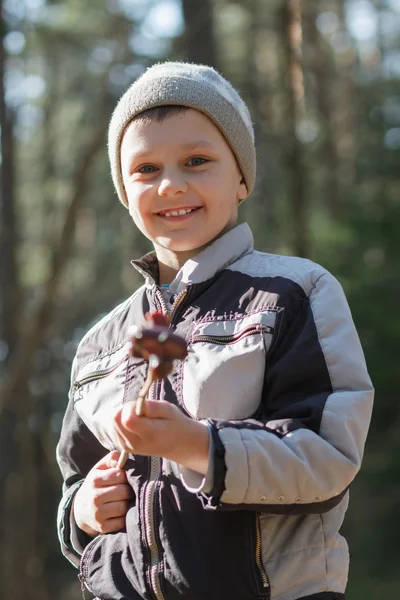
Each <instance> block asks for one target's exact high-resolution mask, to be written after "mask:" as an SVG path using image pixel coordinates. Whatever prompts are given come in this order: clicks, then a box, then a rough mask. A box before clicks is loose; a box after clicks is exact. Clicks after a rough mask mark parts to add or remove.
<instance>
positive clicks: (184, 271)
mask: <svg viewBox="0 0 400 600" xmlns="http://www.w3.org/2000/svg"><path fill="white" fill-rule="evenodd" d="M252 250H253V234H252V232H251V229H250V227H249V226H248V224H247V223H241V224H240V225H236V227H234V228H233V229H231V230H230V231H228V232H227V233H225V234H224V235H223V236H221V237H220V238H217V239H216V240H215V241H214V242H213V243H212V244H210V245H209V246H207V248H205V250H203V251H202V252H200V253H199V254H197V256H194V257H193V258H191V259H190V260H188V261H186V262H185V264H184V265H183V266H182V268H181V269H180V270H179V271H178V273H177V274H176V277H175V279H174V280H173V281H172V282H171V285H170V291H171V293H172V294H176V293H179V292H180V291H181V290H182V289H184V288H185V287H186V286H187V285H191V284H195V283H201V282H203V281H207V280H208V279H211V278H212V277H214V275H215V274H216V273H218V271H221V270H222V269H224V268H226V267H228V266H229V265H231V264H232V263H234V262H235V261H237V260H238V259H239V258H240V257H241V256H243V255H244V254H247V253H249V252H251V251H252ZM131 264H132V265H133V266H134V267H135V269H137V271H139V273H141V274H142V275H143V276H144V277H145V279H146V286H147V287H153V286H154V285H157V280H158V264H157V257H156V253H155V252H154V251H153V252H149V253H148V254H145V255H144V256H142V258H140V259H139V260H132V261H131Z"/></svg>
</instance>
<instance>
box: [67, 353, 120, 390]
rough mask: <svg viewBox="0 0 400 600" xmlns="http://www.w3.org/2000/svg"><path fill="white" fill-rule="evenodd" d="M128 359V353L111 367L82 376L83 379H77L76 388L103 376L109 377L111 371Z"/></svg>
mask: <svg viewBox="0 0 400 600" xmlns="http://www.w3.org/2000/svg"><path fill="white" fill-rule="evenodd" d="M126 360H128V355H125V356H123V357H122V358H121V360H119V361H118V362H117V363H115V365H112V366H111V367H108V368H107V369H101V370H99V371H94V372H93V373H88V374H87V375H85V376H84V377H82V379H79V380H78V381H75V383H74V389H75V390H78V389H79V388H81V387H82V386H83V385H86V384H87V383H91V382H92V381H96V379H103V377H107V376H108V375H110V373H112V372H113V371H115V370H116V369H117V368H118V367H119V366H120V365H122V363H123V362H125V361H126Z"/></svg>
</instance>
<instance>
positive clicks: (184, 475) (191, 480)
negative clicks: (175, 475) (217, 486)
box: [179, 425, 215, 494]
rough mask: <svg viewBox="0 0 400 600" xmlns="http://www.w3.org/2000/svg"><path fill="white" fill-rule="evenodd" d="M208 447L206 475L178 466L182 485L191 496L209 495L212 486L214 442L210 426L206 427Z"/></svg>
mask: <svg viewBox="0 0 400 600" xmlns="http://www.w3.org/2000/svg"><path fill="white" fill-rule="evenodd" d="M207 429H208V436H209V440H210V446H209V451H208V469H207V473H206V475H205V476H204V475H202V474H201V473H198V472H197V471H193V470H192V469H188V468H187V467H183V466H182V465H179V471H180V477H181V481H182V483H183V485H184V486H185V488H186V489H187V490H188V492H192V494H209V493H210V492H211V490H212V488H213V486H214V452H215V446H214V440H213V436H212V431H211V426H210V425H208V426H207Z"/></svg>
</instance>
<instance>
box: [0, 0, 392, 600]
mask: <svg viewBox="0 0 400 600" xmlns="http://www.w3.org/2000/svg"><path fill="white" fill-rule="evenodd" d="M0 9H1V38H2V44H1V54H0V57H1V58H0V86H1V88H0V102H1V111H0V113H1V114H0V119H1V184H0V185H1V236H0V289H1V295H0V314H1V321H0V327H1V329H0V396H1V399H0V490H1V492H0V539H1V543H0V548H1V550H0V598H4V599H6V598H7V599H9V600H50V599H55V598H57V600H73V599H79V598H81V591H80V588H79V585H78V582H77V577H76V571H75V570H74V568H73V567H72V566H71V565H70V564H69V563H68V562H67V561H66V560H65V559H64V558H63V557H62V556H61V554H60V552H59V548H58V540H57V536H56V528H55V520H56V507H57V503H58V501H59V498H60V485H61V478H60V475H59V472H58V467H57V464H56V460H55V446H56V443H57V441H58V436H59V431H60V425H61V420H62V417H63V412H64V410H65V407H66V402H67V391H68V386H69V373H70V366H71V361H72V358H73V355H74V351H75V348H76V345H77V343H78V341H79V340H80V338H81V337H82V335H83V334H84V333H85V331H86V330H87V329H88V328H89V327H90V326H91V325H92V324H93V323H94V322H95V321H96V320H98V319H99V317H101V316H102V315H103V314H104V313H106V312H107V311H108V310H110V309H111V308H112V307H113V306H115V305H116V304H117V303H119V302H120V301H121V300H123V299H124V298H126V297H127V296H128V295H130V294H131V293H132V292H133V291H134V289H135V288H136V287H137V286H138V285H139V284H141V281H140V280H139V279H138V275H137V273H136V271H135V270H134V269H133V268H132V267H131V266H130V263H129V261H130V259H131V258H134V257H138V256H139V255H141V254H142V253H144V252H145V251H147V250H148V249H149V247H148V242H147V240H145V239H144V238H143V237H142V236H141V235H140V234H139V233H138V232H137V230H136V229H135V227H134V226H133V224H132V222H131V220H130V217H129V215H128V213H127V211H126V209H125V208H123V207H122V206H121V204H120V203H119V202H118V200H117V197H116V195H115V193H114V190H113V188H112V184H111V178H110V174H109V166H108V162H107V153H106V130H107V124H108V120H109V117H110V114H111V111H112V109H113V107H114V105H115V103H116V101H117V99H118V98H119V96H120V95H121V94H122V92H123V91H124V90H125V89H126V87H127V86H128V85H129V84H130V82H132V81H133V80H134V79H135V78H136V77H137V76H138V75H139V74H140V73H141V72H142V71H143V70H144V69H145V68H146V67H147V66H149V65H151V64H153V63H154V62H156V61H158V60H164V59H165V58H170V59H186V60H193V61H198V62H204V63H207V64H211V65H213V66H215V67H217V68H218V69H219V70H221V71H222V73H223V74H224V75H225V76H226V77H227V78H228V79H230V80H231V81H232V82H233V84H234V85H235V86H236V87H237V88H238V89H239V90H240V92H241V93H242V95H243V97H244V99H245V100H246V101H247V103H248V104H249V106H250V108H251V111H252V114H253V118H254V121H255V129H256V135H257V143H258V184H257V190H256V191H255V192H254V193H253V195H252V198H251V199H250V200H248V201H246V202H245V203H244V205H243V207H242V212H241V218H242V219H243V220H247V221H248V222H249V223H250V225H251V226H252V227H253V230H254V233H255V238H256V246H257V248H258V249H259V250H265V251H269V252H275V253H283V254H297V255H300V256H307V257H309V258H311V259H313V260H315V261H317V262H319V263H322V264H323V265H324V266H326V267H327V268H328V269H330V270H331V271H332V272H333V273H334V274H335V275H336V276H337V277H338V278H339V280H340V281H341V282H342V284H343V286H344V288H345V291H346V293H347V295H348V298H349V301H350V305H351V308H352V311H353V315H354V319H355V322H356V325H357V327H358V330H359V333H360V336H361V339H362V343H363V346H364V349H365V353H366V356H367V361H368V364H369V369H370V372H371V376H372V378H373V381H374V383H375V385H376V390H377V395H376V408H375V413H374V419H373V425H372V428H371V432H370V436H369V440H368V445H367V450H366V455H365V461H364V467H363V470H362V473H361V474H360V476H359V477H358V479H357V480H356V482H355V484H354V485H353V486H352V494H351V495H352V502H351V509H350V511H349V513H348V517H347V521H346V524H345V527H344V532H345V534H346V535H347V537H348V539H349V542H350V545H351V551H352V568H351V578H350V583H349V588H348V599H349V600H375V599H380V598H393V599H394V598H398V597H400V575H399V559H400V552H399V543H398V539H399V520H398V510H399V506H400V459H399V456H400V435H399V431H400V429H399V428H400V404H399V403H398V388H399V377H398V372H399V369H398V360H399V349H398V348H399V345H398V344H399V338H400V313H399V305H400V278H399V259H400V236H399V227H398V223H399V221H400V0H370V1H368V0H346V1H344V0H320V1H318V0H303V1H301V0H236V1H235V0H181V1H179V0H158V1H157V0H85V2H82V1H81V0H47V1H46V0H0Z"/></svg>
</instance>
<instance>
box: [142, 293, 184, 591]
mask: <svg viewBox="0 0 400 600" xmlns="http://www.w3.org/2000/svg"><path fill="white" fill-rule="evenodd" d="M186 293H187V289H186V288H185V289H184V290H182V291H181V292H180V293H179V294H178V296H177V297H176V299H175V302H174V303H173V305H172V308H171V313H169V311H168V308H167V305H166V303H165V300H164V296H163V295H162V293H161V292H160V290H158V289H157V290H156V296H157V299H158V301H159V303H160V306H161V309H162V312H163V313H164V314H165V315H170V317H171V323H172V320H173V318H174V317H175V316H176V313H177V309H178V308H179V306H180V305H181V303H182V301H183V299H184V298H185V296H186ZM156 394H157V381H154V383H153V384H152V386H151V388H150V390H149V399H151V400H152V399H154V398H156V397H157V395H156ZM160 474H161V459H160V458H159V457H155V456H152V457H150V476H149V481H148V483H147V484H146V488H145V491H144V526H145V537H146V544H147V547H148V549H149V552H150V567H149V579H150V585H151V588H152V591H153V593H154V595H155V597H156V600H165V597H164V594H163V592H162V589H161V581H160V572H159V567H160V562H161V552H160V549H159V547H158V544H157V539H156V534H155V529H156V518H155V508H154V499H155V494H156V491H157V488H158V482H159V478H160Z"/></svg>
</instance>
